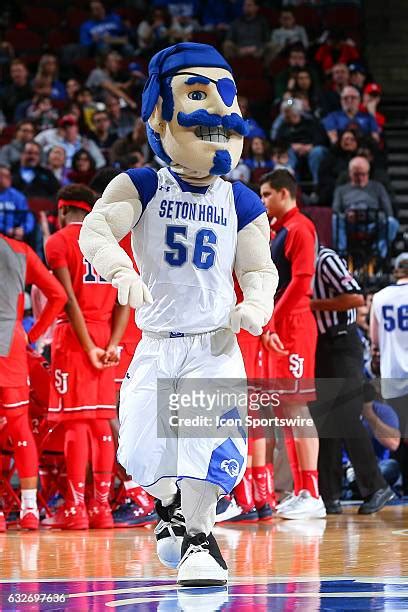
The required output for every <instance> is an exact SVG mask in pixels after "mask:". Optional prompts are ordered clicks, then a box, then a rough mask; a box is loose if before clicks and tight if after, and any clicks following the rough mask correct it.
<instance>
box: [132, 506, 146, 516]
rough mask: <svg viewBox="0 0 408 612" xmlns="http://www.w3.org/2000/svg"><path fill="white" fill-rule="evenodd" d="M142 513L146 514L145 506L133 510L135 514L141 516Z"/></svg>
mask: <svg viewBox="0 0 408 612" xmlns="http://www.w3.org/2000/svg"><path fill="white" fill-rule="evenodd" d="M142 514H144V510H143V508H136V509H135V510H133V516H141V515H142Z"/></svg>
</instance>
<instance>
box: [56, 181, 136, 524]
mask: <svg viewBox="0 0 408 612" xmlns="http://www.w3.org/2000/svg"><path fill="white" fill-rule="evenodd" d="M95 200H96V197H95V194H94V192H93V191H91V190H90V189H89V188H88V187H85V186H83V185H75V184H72V185H68V186H66V187H63V188H62V189H61V190H60V191H59V193H58V218H59V221H60V224H61V227H62V229H61V230H59V231H58V232H56V233H55V234H53V235H52V236H51V237H50V238H49V239H48V240H47V242H46V245H45V252H46V257H47V261H48V264H49V266H50V267H51V269H52V270H53V272H54V274H55V276H56V277H57V279H58V280H59V281H60V282H61V284H62V285H63V286H64V288H65V291H66V292H67V295H68V303H67V305H66V307H65V311H64V312H62V313H61V316H60V319H59V320H58V323H57V326H56V329H55V333H54V338H53V344H52V358H51V361H52V366H51V367H52V381H53V384H52V386H51V391H50V405H49V418H50V419H51V420H52V419H55V420H58V421H61V422H62V424H63V427H64V430H65V439H64V454H65V459H66V465H67V479H68V495H67V499H66V504H65V506H64V507H62V509H60V510H59V511H58V512H57V514H56V515H55V516H54V517H52V518H51V519H46V520H45V521H44V524H45V525H46V526H51V527H58V528H62V529H87V528H88V527H91V528H107V527H113V519H112V513H111V508H110V505H109V491H110V485H111V480H112V470H113V462H114V442H113V435H112V429H111V426H110V422H109V420H110V419H113V418H115V416H116V398H115V380H114V379H115V368H114V367H111V366H115V365H117V363H118V361H119V359H118V355H117V347H118V344H119V342H120V339H121V337H122V335H123V332H124V330H125V328H126V325H127V323H128V317H129V308H128V307H127V306H126V307H122V306H119V305H117V304H116V294H117V292H116V290H115V289H113V287H112V286H111V285H110V284H109V283H106V282H105V281H104V279H102V278H100V277H99V275H98V274H97V273H96V272H95V271H94V270H93V268H92V266H91V265H90V264H89V263H88V262H87V261H86V259H85V258H84V256H83V255H82V253H81V251H80V249H79V246H78V237H79V232H80V229H81V226H82V221H83V219H84V218H85V216H86V215H87V214H88V212H90V211H91V210H92V207H93V205H94V202H95ZM88 440H89V441H90V443H91V445H90V447H91V454H92V469H93V482H94V498H93V499H92V500H91V501H90V502H89V504H88V509H87V508H86V506H85V501H84V493H85V477H86V467H87V463H88V456H89V452H88V449H89V447H88Z"/></svg>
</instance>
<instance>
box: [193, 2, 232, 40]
mask: <svg viewBox="0 0 408 612" xmlns="http://www.w3.org/2000/svg"><path fill="white" fill-rule="evenodd" d="M234 8H236V9H239V8H240V6H239V3H238V2H225V1H224V0H222V1H221V2H220V0H207V2H206V3H205V6H204V8H203V12H202V15H201V23H202V26H203V28H204V30H207V31H214V30H215V31H218V32H221V33H222V32H224V31H225V30H228V28H229V23H230V21H231V19H234V17H235V16H236V15H233V12H234Z"/></svg>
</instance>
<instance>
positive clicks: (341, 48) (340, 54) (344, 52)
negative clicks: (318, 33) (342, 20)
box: [315, 30, 359, 74]
mask: <svg viewBox="0 0 408 612" xmlns="http://www.w3.org/2000/svg"><path fill="white" fill-rule="evenodd" d="M358 58H359V52H358V51H357V49H356V46H355V44H354V42H353V41H352V40H350V39H348V40H345V36H344V33H343V32H340V31H339V30H334V31H332V32H330V33H329V38H328V39H327V40H326V42H325V43H323V44H322V45H321V46H320V47H319V48H318V50H317V52H316V55H315V60H316V62H317V63H318V64H320V67H321V68H322V70H323V72H325V73H326V74H329V73H330V71H331V69H332V68H333V66H334V64H348V63H349V62H353V61H354V60H357V59H358Z"/></svg>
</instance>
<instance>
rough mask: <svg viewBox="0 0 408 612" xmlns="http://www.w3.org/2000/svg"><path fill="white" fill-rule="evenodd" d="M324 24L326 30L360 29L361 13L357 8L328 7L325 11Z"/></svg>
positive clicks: (345, 6) (349, 6) (350, 6)
mask: <svg viewBox="0 0 408 612" xmlns="http://www.w3.org/2000/svg"><path fill="white" fill-rule="evenodd" d="M323 24H324V26H325V27H326V28H338V27H345V28H353V27H354V28H358V27H359V26H360V24H361V11H360V9H359V8H358V7H357V6H352V5H344V6H341V5H340V6H327V7H325V8H324V9H323Z"/></svg>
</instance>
